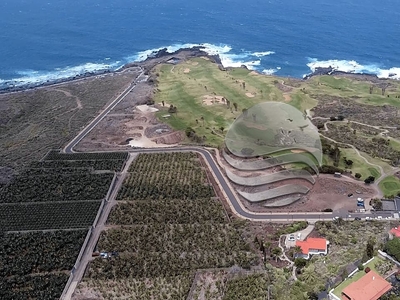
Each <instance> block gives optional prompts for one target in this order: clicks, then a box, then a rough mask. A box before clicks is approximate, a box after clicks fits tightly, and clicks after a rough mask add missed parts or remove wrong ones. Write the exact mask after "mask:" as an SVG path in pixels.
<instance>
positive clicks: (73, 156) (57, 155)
mask: <svg viewBox="0 0 400 300" xmlns="http://www.w3.org/2000/svg"><path fill="white" fill-rule="evenodd" d="M128 156H129V153H128V152H104V153H95V152H92V153H90V152H86V153H85V152H82V153H61V152H60V151H59V150H51V151H49V152H48V153H47V154H46V156H45V157H44V158H43V159H42V160H45V161H46V160H64V161H65V160H75V161H77V160H99V161H100V160H115V159H118V160H126V159H127V158H128Z"/></svg>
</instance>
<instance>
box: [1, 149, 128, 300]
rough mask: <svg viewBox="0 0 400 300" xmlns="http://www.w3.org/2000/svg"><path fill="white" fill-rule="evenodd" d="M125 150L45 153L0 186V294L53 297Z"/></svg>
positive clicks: (126, 155) (38, 297)
mask: <svg viewBox="0 0 400 300" xmlns="http://www.w3.org/2000/svg"><path fill="white" fill-rule="evenodd" d="M127 157H128V153H122V152H119V153H106V154H101V153H100V154H79V153H78V154H59V153H57V152H54V151H53V152H49V154H48V155H47V156H46V157H45V158H44V160H42V161H40V162H38V161H36V162H32V163H31V164H30V165H29V167H27V168H26V169H25V170H24V171H21V172H20V174H18V175H17V176H15V177H14V178H13V179H12V180H11V181H10V182H9V183H8V184H6V185H4V186H2V187H0V252H1V253H2V255H1V256H0V265H1V270H0V277H1V278H2V280H1V283H0V298H1V299H4V300H8V299H43V300H47V299H48V300H50V299H58V298H59V297H60V296H61V293H62V291H63V289H64V286H65V284H66V282H67V280H68V278H69V276H70V272H71V270H72V268H73V266H74V264H75V261H76V260H77V258H78V254H79V252H80V250H81V247H82V244H83V242H84V240H85V238H86V236H87V234H88V229H89V228H90V227H91V226H92V224H93V222H94V219H95V217H96V215H97V212H98V210H99V207H100V205H101V202H102V199H104V198H105V197H106V194H107V192H108V189H109V186H110V184H111V181H112V179H113V176H114V171H115V170H117V171H120V170H121V168H122V166H123V165H124V163H125V160H126V158H127Z"/></svg>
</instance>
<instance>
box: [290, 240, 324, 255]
mask: <svg viewBox="0 0 400 300" xmlns="http://www.w3.org/2000/svg"><path fill="white" fill-rule="evenodd" d="M296 246H299V247H300V248H301V251H302V253H303V254H308V252H309V251H310V249H316V250H324V251H325V250H326V247H327V242H326V239H321V238H308V239H306V240H305V241H296Z"/></svg>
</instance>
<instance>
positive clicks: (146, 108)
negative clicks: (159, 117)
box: [136, 105, 158, 113]
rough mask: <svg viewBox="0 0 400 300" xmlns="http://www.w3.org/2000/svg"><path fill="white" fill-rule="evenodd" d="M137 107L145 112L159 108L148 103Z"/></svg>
mask: <svg viewBox="0 0 400 300" xmlns="http://www.w3.org/2000/svg"><path fill="white" fill-rule="evenodd" d="M136 109H137V110H139V111H141V112H143V113H150V112H156V111H158V109H157V108H155V107H151V106H148V105H138V106H136Z"/></svg>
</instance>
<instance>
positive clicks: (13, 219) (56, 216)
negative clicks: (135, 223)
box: [0, 200, 101, 231]
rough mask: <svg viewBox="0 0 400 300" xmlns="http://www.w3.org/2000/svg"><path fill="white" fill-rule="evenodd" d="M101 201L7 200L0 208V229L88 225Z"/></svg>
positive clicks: (83, 226)
mask: <svg viewBox="0 0 400 300" xmlns="http://www.w3.org/2000/svg"><path fill="white" fill-rule="evenodd" d="M100 203H101V202H100V201H98V200H96V201H75V202H48V203H30V204H21V203H16V204H6V205H2V209H0V231H23V230H46V229H71V228H89V227H90V226H91V225H92V224H93V221H94V219H95V217H96V215H97V211H98V209H99V207H100Z"/></svg>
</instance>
